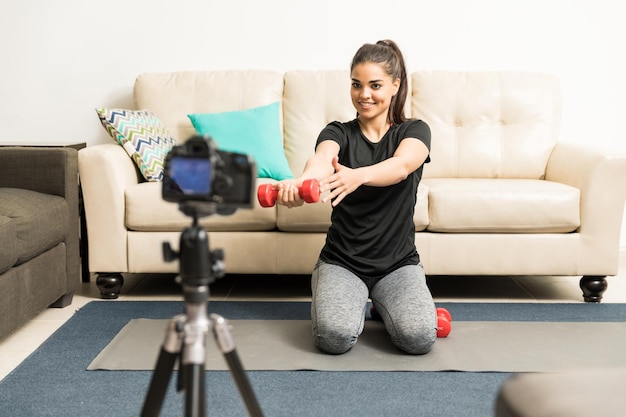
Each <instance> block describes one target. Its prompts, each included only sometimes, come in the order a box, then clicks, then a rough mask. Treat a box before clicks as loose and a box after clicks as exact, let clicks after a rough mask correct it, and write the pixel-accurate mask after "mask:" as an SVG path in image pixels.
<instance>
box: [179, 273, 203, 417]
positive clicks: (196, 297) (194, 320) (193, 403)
mask: <svg viewBox="0 0 626 417" xmlns="http://www.w3.org/2000/svg"><path fill="white" fill-rule="evenodd" d="M183 288H184V294H185V311H186V313H187V324H186V325H185V337H184V338H183V357H182V368H183V374H184V375H183V378H184V385H185V395H186V399H185V415H186V417H204V416H205V414H206V393H205V378H206V376H205V373H204V369H205V361H206V338H207V333H208V331H209V318H208V317H207V311H206V308H207V306H206V300H207V298H208V292H209V287H208V286H206V285H203V286H183Z"/></svg>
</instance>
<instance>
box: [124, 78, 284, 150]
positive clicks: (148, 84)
mask: <svg viewBox="0 0 626 417" xmlns="http://www.w3.org/2000/svg"><path fill="white" fill-rule="evenodd" d="M133 94H134V98H135V104H136V106H137V108H138V109H147V110H150V111H151V112H153V113H154V114H156V116H157V117H158V118H159V119H160V120H161V121H162V122H163V123H164V124H165V126H167V128H168V130H169V131H170V133H171V134H172V136H174V138H175V139H176V140H177V141H178V142H184V141H185V140H187V139H188V138H189V137H191V136H193V135H194V134H195V130H194V128H193V126H192V125H191V121H190V120H189V118H188V117H187V115H188V114H194V113H220V112H225V111H232V110H246V109H250V108H253V107H259V106H263V105H266V104H270V103H273V102H276V101H281V100H282V97H283V74H282V73H279V72H273V71H262V70H249V71H247V70H233V71H230V70H224V71H179V72H169V73H146V74H141V75H139V76H138V77H137V79H136V80H135V85H134V90H133Z"/></svg>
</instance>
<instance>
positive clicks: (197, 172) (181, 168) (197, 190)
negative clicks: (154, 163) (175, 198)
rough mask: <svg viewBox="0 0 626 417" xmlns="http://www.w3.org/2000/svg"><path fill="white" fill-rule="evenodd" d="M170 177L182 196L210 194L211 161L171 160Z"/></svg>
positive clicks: (194, 159)
mask: <svg viewBox="0 0 626 417" xmlns="http://www.w3.org/2000/svg"><path fill="white" fill-rule="evenodd" d="M170 177H171V178H172V180H173V181H174V182H175V183H176V184H177V185H178V186H179V187H180V189H181V191H182V192H183V194H184V195H210V194H211V161H210V160H209V159H208V158H173V159H172V160H171V161H170Z"/></svg>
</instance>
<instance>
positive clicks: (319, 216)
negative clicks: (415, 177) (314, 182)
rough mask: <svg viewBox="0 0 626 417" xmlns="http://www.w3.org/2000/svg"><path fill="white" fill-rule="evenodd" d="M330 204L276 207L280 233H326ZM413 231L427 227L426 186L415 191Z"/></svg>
mask: <svg viewBox="0 0 626 417" xmlns="http://www.w3.org/2000/svg"><path fill="white" fill-rule="evenodd" d="M331 211H332V208H331V205H330V203H316V204H304V205H303V206H302V207H298V208H294V209H289V208H287V207H285V206H278V218H277V220H276V223H277V225H278V230H280V231H282V232H300V233H326V231H327V230H328V228H329V227H330V214H331ZM413 221H414V223H415V231H417V232H419V231H423V230H424V229H426V226H428V186H427V185H426V184H424V183H421V184H420V186H419V188H418V190H417V201H416V204H415V214H414V216H413Z"/></svg>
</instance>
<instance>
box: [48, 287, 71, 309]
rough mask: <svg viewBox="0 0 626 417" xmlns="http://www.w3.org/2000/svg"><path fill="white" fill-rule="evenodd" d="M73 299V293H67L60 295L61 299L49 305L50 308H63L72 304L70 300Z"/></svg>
mask: <svg viewBox="0 0 626 417" xmlns="http://www.w3.org/2000/svg"><path fill="white" fill-rule="evenodd" d="M73 299H74V291H72V292H69V293H67V294H65V295H62V296H61V298H59V299H58V300H56V301H55V302H54V303H52V304H50V306H49V307H50V308H63V307H67V306H68V305H70V304H72V300H73Z"/></svg>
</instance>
